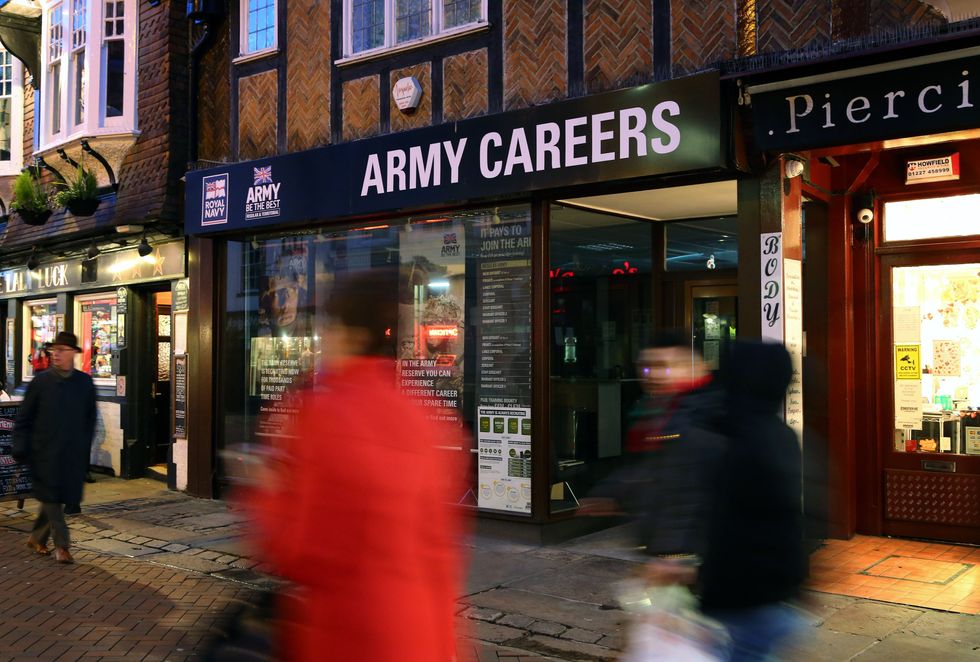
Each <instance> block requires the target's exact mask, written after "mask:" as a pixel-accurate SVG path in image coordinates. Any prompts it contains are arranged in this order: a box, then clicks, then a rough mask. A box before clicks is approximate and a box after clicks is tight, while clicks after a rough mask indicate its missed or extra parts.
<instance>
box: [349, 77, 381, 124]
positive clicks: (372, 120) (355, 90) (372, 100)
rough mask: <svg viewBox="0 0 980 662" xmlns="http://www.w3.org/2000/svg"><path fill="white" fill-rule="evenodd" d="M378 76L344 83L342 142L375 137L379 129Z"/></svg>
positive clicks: (379, 83)
mask: <svg viewBox="0 0 980 662" xmlns="http://www.w3.org/2000/svg"><path fill="white" fill-rule="evenodd" d="M380 86H381V81H380V79H379V77H378V76H366V77H364V78H358V79H356V80H352V81H348V82H346V83H344V125H343V126H344V140H357V139H358V138H367V137H369V136H376V135H378V132H379V131H380V129H381V120H380V114H381V109H380V104H379V96H378V95H379V94H380Z"/></svg>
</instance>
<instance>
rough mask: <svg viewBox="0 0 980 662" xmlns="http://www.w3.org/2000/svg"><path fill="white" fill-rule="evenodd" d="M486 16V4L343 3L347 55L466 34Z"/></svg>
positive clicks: (478, 0) (472, 0) (423, 0)
mask: <svg viewBox="0 0 980 662" xmlns="http://www.w3.org/2000/svg"><path fill="white" fill-rule="evenodd" d="M486 16H487V8H486V0H344V55H345V56H346V57H355V56H358V55H362V54H365V53H369V52H371V51H380V50H382V49H393V48H398V47H399V46H408V45H411V44H414V43H418V42H425V41H429V40H433V39H436V38H438V37H441V36H450V35H452V34H455V33H459V32H465V31H467V30H469V29H472V28H475V27H479V26H481V25H485V24H486Z"/></svg>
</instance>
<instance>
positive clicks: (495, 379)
mask: <svg viewBox="0 0 980 662" xmlns="http://www.w3.org/2000/svg"><path fill="white" fill-rule="evenodd" d="M723 116H724V114H723V112H722V103H721V89H720V85H719V81H718V76H717V74H716V73H707V74H702V75H698V76H693V77H690V78H686V79H679V80H674V81H668V82H664V83H657V84H649V85H644V86H641V87H637V88H633V89H628V90H622V91H618V92H611V93H606V94H600V95H593V96H589V97H584V98H581V99H575V100H570V101H564V102H558V103H554V104H549V105H545V106H540V107H537V108H534V109H529V110H524V111H519V112H509V113H500V114H496V115H491V116H487V117H483V118H475V119H470V120H463V121H459V122H453V123H447V124H442V125H438V126H433V127H429V128H425V129H418V130H414V131H408V132H404V133H399V134H393V135H389V136H384V137H379V138H373V139H367V140H361V141H356V142H351V143H341V144H338V145H333V146H329V147H323V148H319V149H314V150H310V151H306V152H300V153H294V154H287V155H284V156H280V157H272V158H266V159H259V160H255V161H251V162H245V163H239V164H234V165H229V166H225V167H221V168H214V169H208V170H201V171H194V172H190V173H188V174H187V205H186V210H185V212H186V226H185V231H186V232H187V234H188V235H192V236H194V237H196V239H195V241H197V242H200V243H201V245H202V246H205V245H206V246H208V247H209V248H206V249H204V250H208V251H212V252H213V255H214V256H215V257H216V259H215V269H216V273H215V274H214V281H215V282H216V283H217V282H220V283H222V284H223V287H222V288H221V289H218V290H217V291H216V292H215V294H214V297H215V300H214V302H213V305H211V306H210V307H209V306H204V307H203V308H202V310H203V313H202V315H205V316H206V315H208V314H213V319H212V320H211V321H210V322H209V321H208V320H207V319H203V318H202V319H200V320H195V318H194V317H193V316H194V315H195V314H196V313H195V312H194V311H193V310H192V319H191V325H192V327H195V328H196V327H199V326H205V327H207V326H209V325H210V326H213V328H214V329H215V330H216V331H215V336H216V339H215V343H216V344H215V346H216V347H217V349H216V362H215V365H214V367H213V370H212V373H211V374H213V375H214V380H215V383H214V385H213V391H214V392H215V393H216V394H218V395H217V400H216V406H215V416H214V418H213V419H212V421H210V422H208V421H199V422H198V423H197V424H199V425H202V426H204V428H205V429H210V430H211V432H212V435H213V439H214V440H215V448H214V450H215V451H217V452H216V453H214V454H213V455H211V457H213V458H214V464H213V465H212V468H213V472H214V475H216V477H217V483H218V484H217V490H218V491H219V492H220V489H221V483H222V477H223V473H224V471H225V469H224V468H223V467H222V465H221V462H222V460H225V461H234V459H233V458H234V454H235V452H236V449H235V445H236V444H237V443H239V442H242V441H247V442H258V443H261V442H263V441H269V440H271V439H274V438H275V437H276V436H277V435H278V434H280V431H281V429H282V426H283V424H284V423H285V422H286V421H288V419H289V417H290V416H291V415H293V413H294V406H295V405H294V404H293V402H292V401H293V397H294V395H293V393H294V390H295V389H297V388H300V387H302V386H304V385H306V384H309V383H311V382H312V381H313V380H314V379H315V378H316V374H317V370H318V369H317V360H316V357H317V354H318V352H319V351H320V345H319V342H320V340H319V335H320V334H319V333H318V330H319V329H320V328H322V325H323V324H324V322H325V320H324V319H323V318H322V316H321V313H320V312H319V311H320V310H321V309H322V303H323V301H324V300H325V299H326V298H327V297H328V296H329V292H330V284H331V282H332V280H333V279H334V278H336V277H337V276H338V275H342V274H343V273H345V272H351V271H359V270H366V269H384V270H386V272H387V273H389V274H390V275H391V281H392V282H391V290H390V296H389V297H387V298H386V300H384V301H366V302H365V305H371V306H379V307H382V306H383V307H386V308H387V309H388V310H389V311H397V320H398V323H397V326H396V327H395V328H392V329H391V337H392V342H391V347H390V353H391V357H392V358H393V359H395V364H396V367H395V368H394V371H395V373H397V374H393V375H392V378H393V379H397V380H398V383H399V384H400V386H401V388H402V390H403V392H405V394H406V395H408V396H410V397H412V398H414V399H416V400H417V401H418V403H419V405H420V406H422V407H424V408H426V409H428V410H430V412H431V415H432V416H434V417H439V418H441V419H443V420H447V421H450V422H451V423H453V424H455V425H459V426H461V427H463V428H465V429H466V430H467V431H468V432H469V435H468V436H469V439H470V445H469V446H468V447H465V448H449V449H446V450H447V452H457V453H466V454H470V455H471V456H472V463H471V464H472V469H473V471H472V481H471V484H470V485H469V487H468V490H467V491H466V492H465V493H463V494H460V495H459V502H460V503H462V504H465V505H468V506H471V507H473V508H476V509H478V510H479V511H480V512H481V513H486V514H488V515H493V516H498V517H500V518H504V519H513V520H517V521H530V522H535V523H538V524H544V523H548V522H552V521H555V520H562V519H567V514H568V513H571V512H573V511H574V509H575V508H576V506H577V503H578V498H579V497H580V496H583V495H584V494H585V493H586V492H587V491H588V489H589V487H590V486H591V485H592V484H594V482H595V481H596V480H598V479H599V478H600V477H601V475H602V474H603V472H604V471H605V470H606V469H608V467H609V466H611V465H612V464H613V463H615V461H616V459H617V458H619V457H620V456H621V455H622V453H623V442H624V438H625V433H626V423H625V413H626V412H627V411H628V410H629V408H630V406H631V405H632V403H633V402H634V401H635V400H636V398H637V397H638V396H639V394H640V389H639V380H638V379H637V375H636V373H635V368H634V360H635V357H636V353H637V351H638V350H639V348H640V347H641V346H642V344H643V343H644V342H646V341H647V340H648V338H649V335H650V333H651V331H652V330H653V329H654V328H655V327H656V326H658V325H661V326H662V325H673V324H675V323H677V322H678V321H679V320H681V319H682V318H684V317H685V316H686V317H687V318H693V317H694V312H693V311H694V309H695V308H697V307H698V306H700V307H701V308H698V313H699V314H698V319H701V320H703V319H704V313H705V312H706V310H702V309H703V308H705V306H708V307H709V308H710V310H707V312H709V313H710V312H711V311H714V312H713V313H712V315H713V316H711V315H709V317H710V318H711V321H712V322H713V321H714V320H716V319H717V318H718V314H719V313H724V314H725V315H726V320H727V322H726V323H729V324H730V325H731V327H732V332H734V326H735V324H736V322H735V310H736V304H735V301H734V299H735V297H734V292H732V291H730V290H731V289H734V282H735V281H734V278H733V276H734V271H735V267H736V265H737V253H736V252H735V251H734V249H733V248H732V247H731V246H720V245H719V243H722V244H723V243H724V242H725V241H726V240H727V239H721V237H727V235H725V231H726V230H725V229H726V228H728V227H731V228H732V232H733V233H734V232H735V231H737V230H736V228H735V225H736V221H735V219H734V218H733V216H734V212H735V208H736V185H735V182H734V179H733V178H734V174H735V173H734V170H732V169H731V168H730V167H729V162H730V159H729V155H728V151H729V150H728V127H727V126H726V122H724V121H723ZM668 177H669V178H670V179H668ZM698 192H701V193H702V195H698ZM704 193H708V194H710V195H703V194H704ZM616 196H627V197H626V198H622V197H616ZM645 196H648V197H645ZM665 196H667V197H665ZM712 196H714V197H715V198H721V199H723V202H721V203H717V202H716V201H715V202H712V200H711V198H712ZM668 203H670V204H673V205H674V206H675V207H679V209H678V210H675V211H674V212H673V214H674V216H672V217H668V216H661V217H660V218H692V217H693V218H695V219H697V220H698V221H699V222H698V223H693V224H690V225H688V224H671V225H665V224H664V223H660V222H657V221H656V219H657V214H665V213H666V211H665V210H666V208H667V205H668ZM712 204H714V205H716V207H712V206H711V205H712ZM630 205H632V208H633V209H634V211H633V213H630V212H628V211H626V210H625V208H626V207H628V206H630ZM613 208H615V209H616V211H615V212H613V211H611V209H613ZM636 210H639V211H636ZM725 211H727V212H728V217H726V216H725V213H724V212H725ZM701 221H703V222H704V224H705V225H706V227H702V226H701ZM699 233H702V234H703V233H708V234H710V235H711V237H712V239H711V241H712V242H713V245H714V246H715V248H713V249H712V250H713V251H714V253H717V255H715V254H714V253H711V254H705V255H704V256H703V257H702V256H700V253H696V252H692V250H690V246H692V245H695V244H698V242H699V241H702V239H701V235H700V234H699ZM685 242H686V243H685ZM731 243H732V244H734V238H732V239H731ZM681 247H685V248H686V249H687V250H686V252H685V250H681ZM671 258H673V260H671ZM193 262H194V261H193V259H192V263H193ZM671 264H673V265H676V266H670V265H671ZM685 265H687V266H685ZM193 268H194V267H193V264H192V270H193ZM685 269H687V270H689V272H690V270H692V269H693V272H694V273H697V274H699V275H701V274H704V273H711V274H712V275H714V276H715V278H714V279H713V280H710V279H709V281H708V282H701V283H699V286H700V287H702V288H706V289H705V291H703V292H702V294H703V295H704V296H701V297H699V298H693V295H692V293H691V292H690V291H687V292H686V293H687V295H689V296H691V297H692V298H691V303H690V304H689V305H687V306H685V304H684V301H685V299H684V298H683V293H684V292H685V288H687V290H691V289H692V288H694V286H693V285H692V284H691V283H692V282H693V280H692V279H685V278H684V277H683V273H684V270H685ZM712 270H713V271H712ZM191 275H192V279H194V274H193V273H192V274H191ZM195 282H197V280H196V279H195ZM726 287H727V288H729V290H725V289H724V288H726ZM719 288H721V289H719ZM675 291H679V292H681V293H682V294H681V296H678V297H677V298H676V301H675V300H671V301H669V302H668V301H667V297H664V296H662V295H661V293H663V292H672V293H673V292H675ZM724 296H728V297H730V298H729V299H727V300H724V301H723V299H724ZM723 308H724V310H722V309H723ZM675 310H676V311H677V312H676V313H675ZM665 311H669V313H665ZM726 311H727V312H726ZM668 316H669V317H670V319H664V318H665V317H668ZM675 316H676V319H675ZM719 324H720V323H719ZM719 324H715V325H714V326H712V324H711V323H709V327H710V328H709V329H708V331H707V333H706V332H705V329H704V323H703V321H702V323H701V326H700V333H701V336H700V342H701V344H702V346H701V347H699V348H700V349H705V350H706V351H708V352H711V351H717V344H718V343H720V342H721V340H720V328H721V327H720V326H719ZM715 326H718V328H717V329H715V328H714V327H715ZM715 331H718V333H715ZM201 351H202V352H203V351H205V350H204V349H203V348H202V350H201ZM188 358H189V360H190V361H191V362H192V364H193V361H194V358H195V357H194V356H193V355H191V356H189V357H188ZM192 370H193V369H192ZM205 379H206V378H205ZM192 381H193V382H195V383H197V382H198V381H200V380H198V379H194V380H192ZM192 388H193V386H192ZM202 388H203V386H202ZM192 397H193V392H192ZM193 425H195V423H192V426H193ZM191 436H192V439H193V438H196V435H195V434H192V435H191ZM310 443H317V444H322V445H324V447H325V452H336V453H337V454H338V457H342V454H343V449H342V446H343V441H342V440H310ZM191 454H192V455H193V456H195V457H198V458H203V457H207V456H208V453H207V451H205V450H203V449H197V450H195V449H194V448H192V449H191ZM229 458H231V459H230V460H229ZM194 466H195V465H194V464H192V465H191V467H192V471H195V469H194ZM199 469H200V470H202V471H203V472H207V471H208V470H209V468H208V467H199ZM396 474H397V472H394V473H393V479H397V475H396ZM191 482H192V483H194V478H193V477H192V479H191ZM569 521H570V520H569Z"/></svg>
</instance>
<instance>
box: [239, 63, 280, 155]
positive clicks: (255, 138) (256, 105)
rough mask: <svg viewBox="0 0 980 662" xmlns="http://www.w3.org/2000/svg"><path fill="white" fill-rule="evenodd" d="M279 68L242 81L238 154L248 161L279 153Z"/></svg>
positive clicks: (240, 84) (240, 82) (240, 80)
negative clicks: (277, 134) (277, 139)
mask: <svg viewBox="0 0 980 662" xmlns="http://www.w3.org/2000/svg"><path fill="white" fill-rule="evenodd" d="M276 76H277V72H276V71H275V70H272V71H264V72H262V73H260V74H255V75H254V76H246V77H244V78H241V79H239V81H238V158H239V159H241V160H243V161H247V160H249V159H258V158H262V157H263V156H272V155H274V154H275V153H276V126H277V121H278V118H277V106H278V104H277V101H278V92H279V80H278V78H277V77H276Z"/></svg>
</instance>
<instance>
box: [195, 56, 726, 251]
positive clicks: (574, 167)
mask: <svg viewBox="0 0 980 662" xmlns="http://www.w3.org/2000/svg"><path fill="white" fill-rule="evenodd" d="M723 144H724V143H723V141H722V123H721V99H720V92H719V82H718V74H717V73H715V72H712V73H705V74H699V75H697V76H690V77H688V78H682V79H678V80H672V81H666V82H662V83H652V84H649V85H643V86H640V87H636V88H633V89H629V90H621V91H617V92H609V93H605V94H597V95H594V96H589V97H584V98H580V99H572V100H568V101H563V102H559V103H554V104H549V105H545V106H540V107H537V108H529V109H525V110H519V111H511V112H506V113H500V114H496V115H492V116H487V117H480V118H474V119H469V120H462V121H459V122H451V123H446V124H441V125H438V126H432V127H427V128H423V129H417V130H414V131H407V132H401V133H394V134H391V135H388V136H382V137H378V138H372V139H367V140H358V141H354V142H348V143H342V144H338V145H330V146H327V147H322V148H318V149H313V150H309V151H306V152H297V153H293V154H286V155H284V156H280V157H274V158H267V159H260V160H256V161H251V162H247V163H239V164H229V165H226V166H223V167H221V168H213V169H209V170H198V171H193V172H188V173H187V198H186V214H185V216H186V226H185V227H186V230H187V233H188V234H200V233H204V232H217V231H225V230H250V229H253V228H256V227H261V226H264V225H274V224H283V223H295V222H302V221H308V220H310V219H316V218H337V217H343V216H349V215H356V214H369V213H377V212H385V211H394V210H399V209H403V208H411V207H419V206H425V205H433V204H445V203H451V202H464V201H468V200H475V199H479V198H484V197H492V196H503V195H513V194H519V193H523V192H527V191H537V190H544V189H549V188H556V187H565V186H574V185H578V184H588V183H595V182H603V181H611V180H622V179H630V178H635V177H646V176H652V175H662V174H667V173H682V172H694V171H701V170H708V169H719V168H723V167H724V165H725V159H724V150H723Z"/></svg>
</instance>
